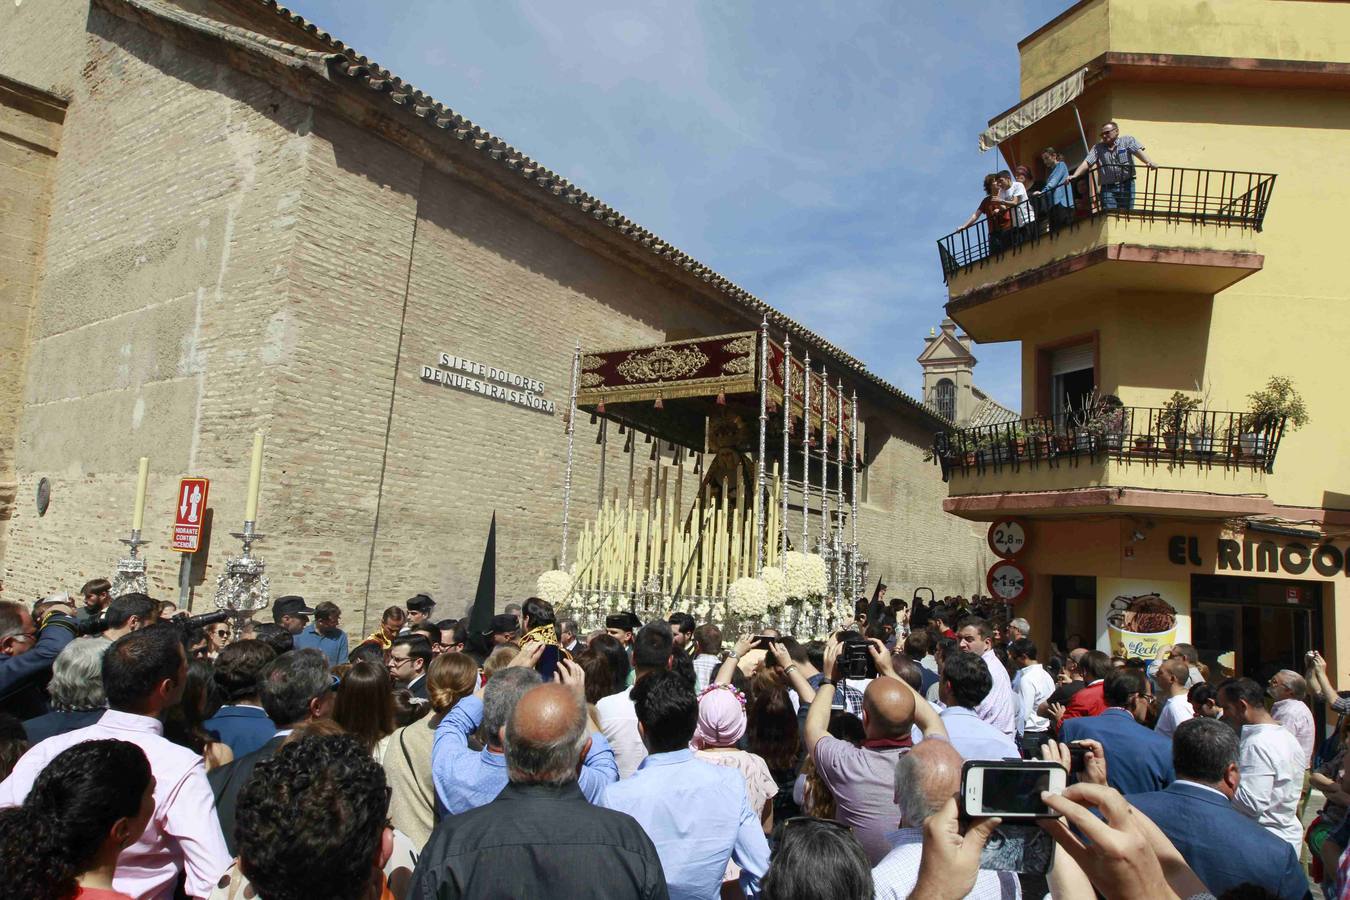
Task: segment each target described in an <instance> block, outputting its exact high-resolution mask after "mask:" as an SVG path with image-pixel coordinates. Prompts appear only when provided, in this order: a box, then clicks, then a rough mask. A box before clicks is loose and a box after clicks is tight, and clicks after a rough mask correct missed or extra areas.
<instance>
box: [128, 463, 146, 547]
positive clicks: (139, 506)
mask: <svg viewBox="0 0 1350 900" xmlns="http://www.w3.org/2000/svg"><path fill="white" fill-rule="evenodd" d="M149 481H150V457H148V456H142V457H141V465H140V471H138V472H137V473H136V506H135V508H134V509H133V510H132V513H131V530H132V531H140V530H141V525H142V524H144V522H145V487H146V485H147V484H148V483H149Z"/></svg>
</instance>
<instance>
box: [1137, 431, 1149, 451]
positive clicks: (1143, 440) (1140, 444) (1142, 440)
mask: <svg viewBox="0 0 1350 900" xmlns="http://www.w3.org/2000/svg"><path fill="white" fill-rule="evenodd" d="M1134 449H1135V450H1138V451H1139V452H1140V453H1147V452H1148V451H1150V450H1152V449H1153V435H1151V434H1146V435H1144V436H1143V437H1137V438H1135V439H1134Z"/></svg>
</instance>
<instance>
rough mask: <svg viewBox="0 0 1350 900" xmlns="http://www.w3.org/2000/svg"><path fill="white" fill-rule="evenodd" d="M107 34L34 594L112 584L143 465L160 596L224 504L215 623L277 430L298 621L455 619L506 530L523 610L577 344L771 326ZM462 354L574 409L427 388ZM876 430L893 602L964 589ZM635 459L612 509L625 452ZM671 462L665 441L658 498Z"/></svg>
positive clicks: (28, 415) (260, 94) (588, 454)
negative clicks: (203, 479)
mask: <svg viewBox="0 0 1350 900" xmlns="http://www.w3.org/2000/svg"><path fill="white" fill-rule="evenodd" d="M89 27H90V30H91V33H92V39H91V41H90V44H89V53H90V58H89V62H88V65H87V66H86V68H85V71H84V76H83V77H82V78H81V80H80V81H79V82H77V83H76V84H75V86H74V98H73V100H72V104H71V110H70V113H69V118H68V123H67V129H66V138H65V145H64V147H63V149H62V152H61V157H60V160H59V165H58V167H57V184H56V194H55V197H56V201H55V206H54V213H53V216H52V221H51V231H52V237H51V239H50V241H49V243H50V245H51V247H52V249H53V251H54V252H53V253H52V254H51V260H50V262H49V263H48V266H47V272H46V280H45V282H44V284H43V287H42V290H41V293H40V299H39V311H38V314H37V317H36V325H37V327H35V329H34V335H33V340H32V342H31V346H30V349H29V354H28V355H29V359H30V371H31V372H32V374H31V375H30V377H29V378H28V386H27V389H26V392H25V397H24V410H23V423H22V426H21V432H20V452H19V460H18V471H19V476H20V480H21V483H22V484H23V488H22V489H23V490H26V489H27V488H28V486H29V485H30V484H31V483H32V482H34V481H35V480H36V479H37V478H38V477H41V476H43V475H46V476H48V477H50V478H52V479H53V482H54V485H55V490H54V499H53V505H52V512H51V513H49V514H48V516H47V517H46V518H44V519H40V520H39V519H36V518H35V517H34V516H32V515H29V514H22V513H21V514H19V515H16V516H15V519H14V523H13V529H12V532H11V534H12V538H11V544H10V549H9V551H8V553H7V554H6V556H5V570H6V572H7V574H8V577H9V579H10V585H11V587H12V588H14V589H15V590H16V592H18V593H19V594H20V595H25V594H36V593H41V592H45V591H48V590H52V589H55V588H58V587H60V588H73V587H77V586H78V584H79V583H80V582H81V581H83V580H84V579H85V578H87V577H92V576H93V575H98V574H106V573H107V572H108V571H109V570H110V568H111V564H112V563H113V561H114V560H115V559H116V557H117V555H118V551H119V548H118V546H117V545H116V543H115V538H116V537H118V536H120V535H122V534H124V533H125V531H126V528H127V526H128V519H129V515H130V506H131V500H132V485H133V481H134V472H135V459H136V457H138V456H140V455H149V456H151V460H152V472H153V477H152V494H151V501H150V504H149V506H148V508H147V513H146V516H147V526H146V527H147V532H148V536H149V537H151V538H152V539H153V540H154V541H155V543H153V544H152V545H151V546H150V547H149V548H148V549H147V554H148V556H149V558H150V560H151V576H152V578H151V581H152V588H153V590H154V591H155V592H157V593H159V594H162V595H165V596H173V595H175V593H176V592H175V590H174V584H175V581H176V566H177V559H176V557H174V556H173V555H171V554H170V553H169V552H168V551H167V549H166V546H165V544H166V542H167V537H168V525H169V522H170V521H171V519H170V516H171V514H172V506H173V503H174V499H175V498H174V490H175V487H176V479H177V477H178V476H180V475H185V474H195V475H204V476H207V477H209V478H211V479H212V488H211V514H212V516H213V528H212V531H213V533H212V535H211V538H210V542H209V545H208V546H207V547H206V549H205V550H204V551H203V554H200V555H201V556H202V557H203V558H204V559H205V560H206V564H205V565H204V566H203V567H202V569H201V571H199V572H198V574H197V584H198V587H197V593H196V598H195V600H194V608H197V609H200V608H203V607H205V606H209V603H210V597H211V596H212V595H213V593H214V580H215V575H216V573H217V572H218V571H219V568H220V567H221V565H222V564H223V563H224V560H225V557H226V555H227V554H230V553H233V552H236V551H237V549H238V544H237V542H236V541H234V540H233V539H232V538H230V537H229V536H228V531H230V530H233V529H236V528H238V526H239V523H240V522H241V520H242V511H243V502H244V497H243V493H244V482H245V480H246V468H247V454H248V451H249V448H250V437H251V434H252V432H253V430H254V429H256V428H263V429H265V430H266V431H267V434H268V443H267V453H266V457H265V465H264V489H263V495H262V501H261V505H260V513H259V522H258V527H259V530H261V531H262V532H264V533H265V534H266V535H267V536H268V537H267V540H266V541H265V542H264V543H263V544H262V545H261V546H260V547H259V550H260V553H261V554H262V555H263V556H264V557H265V558H266V559H267V561H268V564H269V572H270V574H271V578H272V584H273V594H274V595H278V594H281V593H300V594H303V595H304V596H306V597H307V598H308V599H310V600H311V601H313V602H317V601H319V600H333V601H334V602H337V603H338V604H339V605H340V606H341V607H342V608H343V609H344V611H345V612H346V620H347V627H348V630H349V632H352V633H356V632H358V631H362V630H363V629H364V628H369V627H373V624H374V622H375V621H377V620H378V617H379V613H380V611H381V610H382V609H383V608H384V607H385V606H388V605H391V604H395V603H400V602H402V601H403V600H405V599H406V598H407V597H409V596H411V595H412V594H413V593H415V592H417V591H422V590H427V591H430V592H431V593H432V594H433V595H434V596H436V597H437V598H438V599H440V600H442V601H443V603H442V606H441V609H440V610H439V612H440V613H442V614H445V615H458V614H459V613H460V612H461V611H462V609H463V607H464V604H465V603H466V602H467V600H468V599H469V598H470V597H471V596H472V592H473V588H474V585H475V583H476V580H477V577H478V570H479V565H480V562H481V554H482V548H483V541H484V538H485V536H486V531H487V525H488V521H489V519H490V517H491V515H492V513H493V511H494V510H495V511H496V513H497V518H498V583H499V591H498V596H499V601H500V602H505V601H507V600H509V599H518V598H521V597H523V596H525V595H526V594H527V593H528V592H530V591H531V590H532V588H533V584H534V580H535V578H536V576H537V575H538V574H539V573H540V572H542V571H544V570H545V569H548V568H551V567H552V566H553V565H554V564H555V560H556V557H557V555H558V552H559V544H560V539H561V517H562V516H561V498H562V483H563V474H564V459H565V448H566V438H565V435H564V430H563V428H564V418H563V415H562V410H563V409H564V408H565V407H566V401H567V393H568V381H569V375H570V365H571V358H572V347H573V345H574V343H575V341H576V340H578V339H581V340H584V341H585V342H586V343H587V344H588V345H590V346H622V345H626V344H641V343H646V342H653V343H654V342H659V341H662V340H665V339H667V338H669V337H672V336H685V335H688V334H715V333H723V332H728V331H739V330H746V329H747V323H746V320H745V318H744V317H742V316H739V315H736V314H733V313H732V312H730V311H729V310H728V309H727V307H726V306H725V304H722V303H720V302H719V301H718V298H717V297H716V296H715V295H712V294H710V293H707V294H705V293H700V292H699V291H698V290H691V289H689V288H688V287H686V286H684V285H683V284H682V283H681V282H679V281H677V280H676V278H674V277H671V276H667V275H664V274H662V273H660V272H659V271H656V270H654V269H652V268H650V267H648V266H646V265H644V264H641V263H639V262H635V261H634V259H633V258H632V257H631V255H630V254H625V253H619V252H615V251H614V250H613V249H612V248H610V247H608V246H606V245H603V244H601V243H600V242H598V241H597V240H595V238H594V237H592V236H588V235H587V234H584V233H582V232H580V231H579V230H577V229H573V228H570V227H569V226H568V225H567V224H566V220H565V219H560V218H558V217H556V216H554V215H553V214H551V213H550V212H548V210H546V209H545V210H541V209H540V208H533V207H528V206H526V205H524V204H522V203H521V202H520V201H517V200H514V199H511V198H509V197H506V196H504V194H503V193H502V192H500V191H494V190H491V189H488V188H485V187H484V186H483V185H482V183H481V181H474V180H473V179H469V178H466V177H461V174H460V173H459V172H458V170H457V168H456V166H455V165H454V164H452V163H451V162H450V161H448V160H447V159H445V158H439V159H436V158H429V157H428V156H427V155H426V154H425V153H424V152H421V151H418V152H414V149H411V148H409V147H405V146H401V145H400V144H398V143H396V142H395V141H393V140H390V139H388V138H387V135H391V134H395V133H396V132H395V131H394V130H389V129H375V128H371V127H358V126H357V125H355V124H353V123H352V122H351V121H349V120H348V119H346V118H344V117H342V116H340V115H338V114H336V113H334V112H332V111H330V110H329V108H328V107H323V106H315V105H311V104H307V103H304V102H301V101H300V100H297V99H294V96H293V94H292V93H289V92H286V91H283V90H281V89H280V88H279V87H277V86H274V85H271V84H265V83H264V82H263V81H260V80H256V79H254V78H252V77H250V76H248V75H245V74H243V73H241V72H240V71H238V70H236V69H234V68H232V67H230V66H228V65H225V64H223V63H220V62H212V61H207V60H205V59H203V58H202V57H200V56H197V55H194V54H193V53H190V52H188V51H186V50H184V49H182V48H180V47H177V46H174V45H173V44H171V43H169V42H167V41H165V40H164V39H162V38H158V37H152V36H151V35H150V34H149V33H148V32H146V31H145V30H143V29H141V28H139V27H138V26H134V25H131V24H129V23H126V22H122V21H120V20H115V19H112V18H111V17H109V16H107V15H106V14H105V13H102V12H100V11H99V10H98V9H96V10H95V11H94V13H93V14H92V16H91V19H90V25H89ZM371 102H372V103H378V102H383V101H382V100H381V98H379V97H378V96H374V97H373V98H372V99H371ZM378 114H379V113H378V111H377V112H376V113H371V116H372V117H376V118H377V117H378ZM373 120H374V119H373V118H372V119H371V121H373ZM367 124H368V123H367ZM380 135H385V136H380ZM441 351H445V352H448V353H451V354H456V355H460V356H464V357H467V358H470V359H474V360H477V361H480V362H483V363H485V364H491V365H500V366H502V367H504V368H507V369H510V370H512V371H516V372H519V373H521V374H523V375H527V376H530V377H533V378H537V379H539V380H542V381H543V382H545V384H546V395H547V396H548V397H549V398H550V399H552V400H554V401H555V403H556V405H557V407H558V413H557V414H556V415H547V414H544V413H540V412H536V411H533V410H529V409H524V408H521V407H518V406H511V405H507V404H505V403H503V402H501V401H497V400H492V399H489V398H486V397H482V396H477V395H473V394H467V393H462V392H459V391H455V390H450V389H447V388H445V387H443V386H440V385H436V384H428V383H426V382H424V381H422V380H421V367H422V366H423V365H434V364H435V361H436V357H437V354H438V353H439V352H441ZM866 414H867V416H868V419H869V428H873V429H874V434H875V435H877V439H876V440H874V443H873V446H874V448H875V455H876V459H875V461H874V463H873V468H872V472H871V476H870V477H871V480H870V494H869V502H868V503H867V504H866V505H865V506H864V508H863V512H862V517H861V522H862V526H863V545H864V551H865V552H866V553H868V554H869V555H870V556H871V557H872V559H873V572H874V573H875V574H882V575H885V576H887V577H888V578H889V579H890V584H891V586H892V593H893V594H897V595H899V594H906V595H907V593H908V591H909V589H910V588H909V586H910V585H911V584H925V585H931V586H933V587H934V588H935V589H936V590H937V592H938V594H939V595H942V594H943V593H945V592H950V591H956V590H958V589H960V590H969V589H970V586H971V582H972V581H973V575H971V574H970V573H971V572H973V570H974V567H975V566H974V563H973V560H974V559H975V557H976V554H977V553H978V551H979V547H980V546H981V545H982V540H981V539H980V538H979V537H978V536H977V535H974V534H973V533H972V532H971V529H970V527H969V526H967V525H965V524H963V523H961V522H959V521H958V520H955V519H949V518H947V517H945V516H944V514H943V513H942V512H941V498H942V497H943V496H945V489H944V487H943V485H942V483H941V481H940V478H939V476H938V473H937V469H936V468H934V467H932V466H930V465H926V464H923V463H922V462H921V459H920V457H921V454H922V450H921V445H922V444H923V443H925V442H926V441H927V439H928V435H927V434H926V433H925V432H924V431H923V430H922V429H921V428H919V427H918V426H917V425H915V424H914V423H913V422H912V421H910V420H909V418H908V415H909V414H907V413H905V412H903V411H901V410H900V409H899V407H898V406H894V405H891V404H885V405H884V406H878V407H876V408H875V409H873V408H872V407H870V406H868V407H866ZM610 434H611V438H612V439H611V441H610V442H609V444H608V448H609V449H608V453H609V457H608V460H607V468H608V478H607V486H608V488H609V489H610V491H611V492H612V490H613V489H614V488H615V487H620V488H622V487H623V485H624V482H625V481H626V478H627V472H628V458H627V457H626V456H625V455H624V454H623V453H622V452H621V446H622V442H621V440H619V439H618V438H617V436H616V434H615V431H614V430H612V431H611V432H610ZM883 435H884V436H885V439H884V440H881V437H882V436H883ZM595 437H596V431H595V427H594V426H592V425H590V424H589V422H588V421H587V419H586V418H585V417H582V418H581V419H580V420H579V422H578V432H577V439H576V466H575V475H574V498H575V502H574V506H573V521H574V523H575V525H574V527H575V528H578V529H579V525H580V522H581V521H582V520H583V519H585V518H586V517H587V516H588V515H589V513H590V511H591V510H593V508H594V504H595V500H596V496H597V492H598V487H599V459H600V452H601V448H600V447H599V446H598V445H597V444H596V442H595ZM649 449H650V447H649V446H648V445H644V444H642V443H639V444H638V447H637V452H638V457H637V460H636V468H637V471H638V473H639V478H641V473H642V472H644V470H645V469H646V468H648V467H649V466H650V462H649V461H648V451H649ZM686 496H692V490H690V491H688V492H687V494H686ZM573 533H574V534H575V533H576V531H574V532H573Z"/></svg>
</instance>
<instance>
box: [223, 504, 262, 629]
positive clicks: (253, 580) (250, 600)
mask: <svg viewBox="0 0 1350 900" xmlns="http://www.w3.org/2000/svg"><path fill="white" fill-rule="evenodd" d="M253 524H254V523H253V521H252V520H249V521H246V522H244V530H243V531H232V532H230V535H231V536H232V537H237V538H239V540H241V541H242V542H243V544H244V552H243V553H242V554H241V555H239V556H231V557H230V558H229V559H227V560H226V561H225V571H224V572H222V573H221V574H220V575H218V576H217V577H216V608H217V609H223V610H226V611H228V612H231V613H233V614H234V618H235V629H234V631H235V634H236V635H237V634H239V633H240V632H241V631H242V630H243V623H244V620H245V619H246V618H248V616H249V614H250V613H254V612H257V611H258V610H260V609H265V608H266V607H267V605H268V604H269V603H271V602H272V601H271V597H270V596H269V591H268V588H269V585H268V581H267V572H266V569H267V563H265V562H264V561H263V560H262V558H261V557H256V556H254V555H253V545H254V544H255V543H256V542H258V541H261V540H262V539H263V535H261V534H258V533H257V532H255V531H254V530H253Z"/></svg>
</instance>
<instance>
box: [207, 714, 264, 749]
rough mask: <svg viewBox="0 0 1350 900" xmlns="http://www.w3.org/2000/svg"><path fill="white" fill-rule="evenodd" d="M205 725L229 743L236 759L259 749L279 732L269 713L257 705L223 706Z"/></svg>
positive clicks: (224, 741) (223, 741)
mask: <svg viewBox="0 0 1350 900" xmlns="http://www.w3.org/2000/svg"><path fill="white" fill-rule="evenodd" d="M203 727H205V728H206V730H207V731H210V732H214V733H215V735H216V737H217V738H219V739H220V741H221V742H222V743H225V744H228V745H229V747H230V749H231V750H233V751H234V758H235V759H239V758H240V757H241V756H247V755H248V754H250V753H252V752H253V751H254V750H257V749H259V748H260V747H262V745H263V744H265V743H267V742H268V741H270V740H271V739H272V737H273V735H275V734H276V733H277V726H275V725H273V724H272V720H271V719H269V718H267V713H265V712H263V711H262V710H261V709H259V708H258V707H256V706H222V707H221V708H220V711H219V712H217V713H216V714H215V715H214V716H212V717H211V718H209V719H207V720H206V721H205V722H204V723H203Z"/></svg>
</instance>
